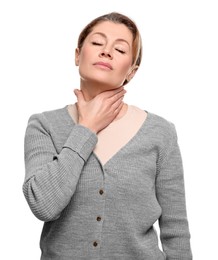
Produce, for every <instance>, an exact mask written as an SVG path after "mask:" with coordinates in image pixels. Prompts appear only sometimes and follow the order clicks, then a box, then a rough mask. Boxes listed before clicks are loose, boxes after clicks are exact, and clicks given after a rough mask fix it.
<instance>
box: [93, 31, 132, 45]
mask: <svg viewBox="0 0 218 260" xmlns="http://www.w3.org/2000/svg"><path fill="white" fill-rule="evenodd" d="M95 34H100V35H101V36H102V37H104V38H107V36H106V35H105V34H104V33H102V32H95V33H93V34H92V35H95ZM115 41H119V42H125V43H127V44H128V45H129V43H128V41H126V40H125V39H122V38H118V39H116V40H115ZM129 47H130V45H129Z"/></svg>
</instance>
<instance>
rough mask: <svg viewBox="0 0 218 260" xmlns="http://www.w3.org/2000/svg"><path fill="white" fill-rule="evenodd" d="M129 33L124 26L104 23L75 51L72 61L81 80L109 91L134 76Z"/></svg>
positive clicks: (96, 27)
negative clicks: (93, 83)
mask: <svg viewBox="0 0 218 260" xmlns="http://www.w3.org/2000/svg"><path fill="white" fill-rule="evenodd" d="M132 42H133V36H132V33H131V31H130V30H129V29H128V28H127V27H126V26H125V25H123V24H116V23H113V22H110V21H104V22H101V23H99V24H97V25H96V26H95V27H94V28H93V30H92V32H91V33H90V34H89V35H88V36H87V37H86V39H85V41H84V43H83V46H82V48H81V49H80V50H79V49H76V57H75V62H76V65H78V66H79V73H80V76H81V79H82V81H83V80H84V81H87V82H88V81H92V82H96V83H100V84H102V85H106V86H107V87H108V88H117V87H120V86H121V85H122V84H123V82H124V80H125V79H126V78H127V77H128V78H129V79H130V78H132V77H133V75H134V73H135V72H132Z"/></svg>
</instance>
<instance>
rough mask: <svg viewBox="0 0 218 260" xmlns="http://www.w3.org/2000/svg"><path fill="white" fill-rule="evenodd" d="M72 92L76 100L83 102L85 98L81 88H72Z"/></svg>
mask: <svg viewBox="0 0 218 260" xmlns="http://www.w3.org/2000/svg"><path fill="white" fill-rule="evenodd" d="M74 94H75V96H76V97H77V100H78V102H84V101H85V100H84V96H83V93H82V91H81V90H79V89H74Z"/></svg>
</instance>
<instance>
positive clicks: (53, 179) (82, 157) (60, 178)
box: [23, 114, 97, 221]
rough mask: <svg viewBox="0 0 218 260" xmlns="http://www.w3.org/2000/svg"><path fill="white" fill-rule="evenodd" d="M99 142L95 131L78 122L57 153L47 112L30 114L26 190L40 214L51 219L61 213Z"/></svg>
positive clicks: (30, 204) (26, 153) (48, 219)
mask: <svg viewBox="0 0 218 260" xmlns="http://www.w3.org/2000/svg"><path fill="white" fill-rule="evenodd" d="M96 143H97V136H96V135H95V134H94V133H93V132H92V131H90V130H89V129H88V128H86V127H83V126H81V125H75V126H74V127H73V129H72V132H71V133H70V135H69V137H68V139H67V140H66V142H65V144H64V146H63V147H62V150H61V152H60V153H59V154H57V151H56V149H55V147H54V144H53V140H52V137H51V135H50V132H49V124H48V121H47V119H46V118H45V116H44V114H39V115H34V116H32V117H31V118H30V120H29V123H28V126H27V130H26V135H25V168H26V175H25V181H24V184H23V192H24V195H25V197H26V200H27V202H28V204H29V206H30V208H31V210H32V212H33V213H34V215H35V216H36V217H37V218H39V219H40V220H43V221H52V220H55V219H57V218H58V217H59V216H60V214H61V212H62V210H63V209H64V208H65V207H66V206H67V205H68V203H69V201H70V199H71V197H72V196H73V194H74V191H75V189H76V185H77V182H78V180H79V177H80V174H81V171H82V168H83V166H84V163H85V162H86V160H87V159H88V157H89V155H90V154H91V152H92V151H93V149H94V147H95V145H96Z"/></svg>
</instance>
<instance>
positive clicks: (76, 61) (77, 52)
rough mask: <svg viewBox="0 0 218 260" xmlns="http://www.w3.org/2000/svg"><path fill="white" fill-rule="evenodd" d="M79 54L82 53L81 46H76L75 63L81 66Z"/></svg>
mask: <svg viewBox="0 0 218 260" xmlns="http://www.w3.org/2000/svg"><path fill="white" fill-rule="evenodd" d="M79 54H80V50H79V48H76V50H75V65H76V66H79Z"/></svg>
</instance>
